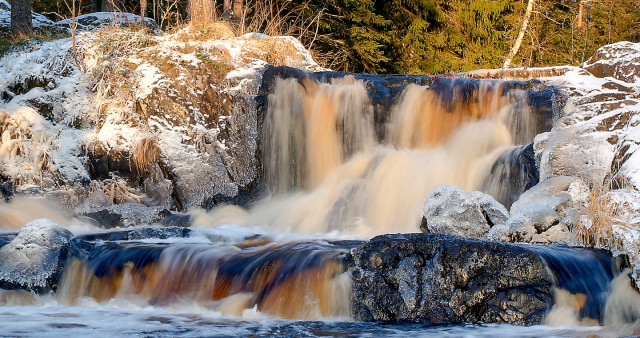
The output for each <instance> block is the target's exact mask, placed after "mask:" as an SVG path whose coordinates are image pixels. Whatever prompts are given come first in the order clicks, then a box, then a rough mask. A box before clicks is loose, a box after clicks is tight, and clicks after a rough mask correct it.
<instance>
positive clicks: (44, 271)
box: [0, 220, 81, 293]
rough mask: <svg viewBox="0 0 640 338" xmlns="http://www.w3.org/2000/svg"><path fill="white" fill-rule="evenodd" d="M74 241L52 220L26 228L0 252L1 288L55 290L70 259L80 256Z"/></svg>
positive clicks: (68, 233)
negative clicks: (70, 256)
mask: <svg viewBox="0 0 640 338" xmlns="http://www.w3.org/2000/svg"><path fill="white" fill-rule="evenodd" d="M72 239H73V235H72V234H71V232H69V231H68V230H66V229H64V228H62V227H60V226H59V225H57V224H55V223H53V222H51V221H49V220H36V221H33V222H31V223H29V224H27V225H25V226H24V227H23V228H22V229H20V232H19V233H18V235H17V236H16V237H15V238H14V239H13V240H12V241H11V242H10V243H9V244H7V245H5V246H3V247H2V248H0V288H2V289H25V290H32V291H35V292H38V293H44V292H47V291H49V290H55V289H56V288H57V286H58V282H59V280H60V278H61V277H62V273H63V270H64V266H65V263H66V261H67V258H68V257H69V255H74V254H77V255H81V254H80V253H79V251H78V250H77V249H76V248H75V246H74V245H73V244H72Z"/></svg>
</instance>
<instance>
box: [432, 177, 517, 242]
mask: <svg viewBox="0 0 640 338" xmlns="http://www.w3.org/2000/svg"><path fill="white" fill-rule="evenodd" d="M507 217H508V211H507V209H506V208H505V207H504V206H503V205H501V204H500V203H498V202H496V200H495V199H494V198H493V197H491V196H489V195H487V194H484V193H481V192H479V191H476V192H473V193H471V194H470V193H468V192H466V191H464V190H462V189H460V188H459V187H457V186H453V185H440V186H437V187H435V188H433V190H432V191H431V193H430V194H429V197H427V200H426V202H425V204H424V217H423V218H422V224H421V225H420V230H422V232H425V233H440V234H449V235H458V236H464V237H469V238H485V237H486V236H487V233H488V232H489V230H490V229H491V228H492V227H493V226H497V225H502V224H504V223H505V222H506V221H507Z"/></svg>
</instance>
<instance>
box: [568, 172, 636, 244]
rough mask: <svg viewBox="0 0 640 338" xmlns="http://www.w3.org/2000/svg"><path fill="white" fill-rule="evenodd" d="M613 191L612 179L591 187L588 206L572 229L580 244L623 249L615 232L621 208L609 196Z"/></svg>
mask: <svg viewBox="0 0 640 338" xmlns="http://www.w3.org/2000/svg"><path fill="white" fill-rule="evenodd" d="M618 184H619V183H618ZM625 186H628V185H625ZM612 190H613V181H612V180H610V179H606V180H605V181H604V182H602V183H600V184H594V185H593V186H592V187H591V191H590V194H589V199H588V201H587V206H586V207H585V208H584V209H583V210H581V215H580V219H579V221H578V222H577V224H575V225H574V227H573V228H572V232H573V234H574V236H575V239H576V241H577V242H578V244H580V245H582V246H587V247H596V248H607V249H613V250H615V249H620V248H621V247H622V240H621V239H620V238H618V236H616V234H615V233H614V231H613V225H614V224H615V223H616V218H617V216H618V215H619V206H618V204H617V203H616V202H615V201H613V200H612V199H611V196H610V195H609V194H608V193H609V192H610V191H612Z"/></svg>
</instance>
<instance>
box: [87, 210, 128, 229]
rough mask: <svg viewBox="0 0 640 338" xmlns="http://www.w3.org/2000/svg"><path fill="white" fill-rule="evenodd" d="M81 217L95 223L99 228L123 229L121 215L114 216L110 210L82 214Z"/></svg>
mask: <svg viewBox="0 0 640 338" xmlns="http://www.w3.org/2000/svg"><path fill="white" fill-rule="evenodd" d="M83 216H85V217H88V218H90V219H91V220H93V221H95V223H97V225H98V226H99V227H101V228H105V229H113V228H122V227H124V222H123V220H122V215H120V214H116V213H114V212H112V211H110V210H106V209H105V210H100V211H96V212H91V213H88V214H84V215H83Z"/></svg>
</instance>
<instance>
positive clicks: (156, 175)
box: [0, 13, 321, 225]
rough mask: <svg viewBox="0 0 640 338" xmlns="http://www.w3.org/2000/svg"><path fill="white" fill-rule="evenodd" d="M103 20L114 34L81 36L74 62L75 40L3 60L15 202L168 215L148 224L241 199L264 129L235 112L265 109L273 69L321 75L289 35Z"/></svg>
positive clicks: (0, 121) (251, 115) (5, 152)
mask: <svg viewBox="0 0 640 338" xmlns="http://www.w3.org/2000/svg"><path fill="white" fill-rule="evenodd" d="M96 18H97V19H98V20H94V21H93V23H94V25H93V27H99V26H100V25H104V26H105V27H103V28H102V29H100V30H97V31H94V30H92V29H89V31H88V32H86V33H79V34H78V36H77V48H78V50H77V53H76V55H75V56H74V53H73V48H72V41H71V40H70V39H68V38H67V39H59V40H53V41H42V40H37V39H32V40H26V41H25V42H24V43H23V44H22V46H21V47H20V48H17V49H14V51H13V52H11V53H9V54H7V55H5V56H4V57H3V58H2V60H1V61H0V69H1V71H2V72H3V74H4V75H3V76H2V77H1V78H0V87H1V88H2V89H0V91H1V92H2V94H1V95H2V100H3V103H2V105H1V106H0V109H1V110H0V133H1V135H2V142H0V159H1V162H0V163H1V164H0V168H1V169H2V170H1V171H2V175H3V176H2V177H3V180H4V183H3V184H4V185H5V186H7V189H6V190H7V192H9V191H10V190H16V191H17V192H18V193H29V192H32V193H36V194H42V193H49V194H56V196H58V195H59V198H60V201H61V202H62V203H63V204H66V205H67V206H69V207H77V208H80V209H78V210H81V211H82V212H83V213H89V212H92V211H95V210H94V209H93V206H95V205H103V204H104V203H105V202H106V203H107V204H114V203H115V204H126V203H128V202H130V203H144V204H146V205H154V206H157V207H158V208H159V209H157V210H152V211H150V212H148V211H147V212H146V213H145V214H144V215H141V216H138V217H137V218H134V220H136V221H143V222H150V221H152V220H153V219H155V218H157V213H158V212H159V211H160V210H162V208H178V209H186V208H188V207H191V206H205V205H207V203H213V201H212V200H211V198H213V196H216V195H220V196H223V197H224V196H227V197H229V196H230V197H233V196H236V195H237V194H238V191H239V190H243V189H246V188H247V186H248V185H249V184H251V183H252V182H253V181H254V180H255V177H256V175H257V172H256V165H255V163H254V162H252V161H254V160H253V158H254V154H255V152H256V150H257V144H256V143H255V140H253V139H250V138H249V137H247V135H252V134H257V133H258V130H257V128H258V126H257V121H256V117H255V103H253V104H252V103H250V102H247V104H246V105H243V104H233V103H234V102H237V101H242V102H244V101H251V100H254V101H255V99H252V98H253V97H255V95H256V94H257V92H258V89H259V86H260V77H259V75H258V74H259V73H260V72H261V71H263V70H264V69H265V67H266V66H267V65H268V64H271V65H276V66H291V67H296V68H302V69H307V70H320V69H321V68H320V67H319V66H318V65H317V64H316V63H315V62H314V61H313V59H312V58H311V57H310V55H309V53H308V52H307V51H306V50H305V49H304V47H302V45H301V44H300V43H299V42H298V41H297V40H295V39H293V38H289V37H268V36H264V35H259V34H247V35H244V36H239V37H236V36H235V34H234V33H233V32H232V31H231V30H230V29H229V28H228V26H226V25H223V24H213V25H208V26H198V27H197V28H196V27H191V26H186V27H184V28H182V29H180V30H177V31H176V32H175V33H171V34H162V35H158V34H156V33H154V31H153V30H152V29H150V28H148V27H147V26H139V25H129V26H128V27H124V28H117V27H113V23H116V24H117V23H118V22H119V21H118V20H120V19H119V17H116V19H114V17H113V14H112V13H111V14H110V13H102V14H99V15H98V16H96ZM110 25H111V26H112V28H108V26H110ZM27 69H28V71H25V70H27ZM243 111H246V112H243ZM229 135H231V136H229ZM7 179H8V180H9V181H10V182H9V181H7ZM171 182H182V183H179V184H173V183H171ZM151 191H153V192H152V193H150V192H151ZM87 196H90V198H88V199H87V198H86V197H87ZM81 202H84V203H81ZM127 224H129V223H127ZM132 225H133V224H132Z"/></svg>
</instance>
